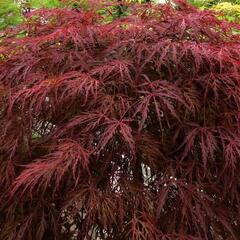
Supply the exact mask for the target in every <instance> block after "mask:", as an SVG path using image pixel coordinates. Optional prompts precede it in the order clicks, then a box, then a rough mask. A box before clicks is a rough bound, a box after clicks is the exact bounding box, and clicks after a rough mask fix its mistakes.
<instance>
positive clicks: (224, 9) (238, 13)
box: [212, 2, 240, 23]
mask: <svg viewBox="0 0 240 240" xmlns="http://www.w3.org/2000/svg"><path fill="white" fill-rule="evenodd" d="M212 9H213V10H215V11H217V12H219V13H222V14H223V15H222V16H221V18H224V19H227V20H229V21H231V22H238V23H240V5H239V4H233V3H230V2H222V3H218V4H217V5H216V6H214V7H213V8H212Z"/></svg>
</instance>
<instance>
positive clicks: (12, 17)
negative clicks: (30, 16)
mask: <svg viewBox="0 0 240 240" xmlns="http://www.w3.org/2000/svg"><path fill="white" fill-rule="evenodd" d="M22 19H23V18H22V13H21V9H20V6H19V5H18V4H17V3H16V2H15V1H13V0H0V30H1V29H4V28H6V27H8V26H15V25H16V24H18V23H20V22H22Z"/></svg>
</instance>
